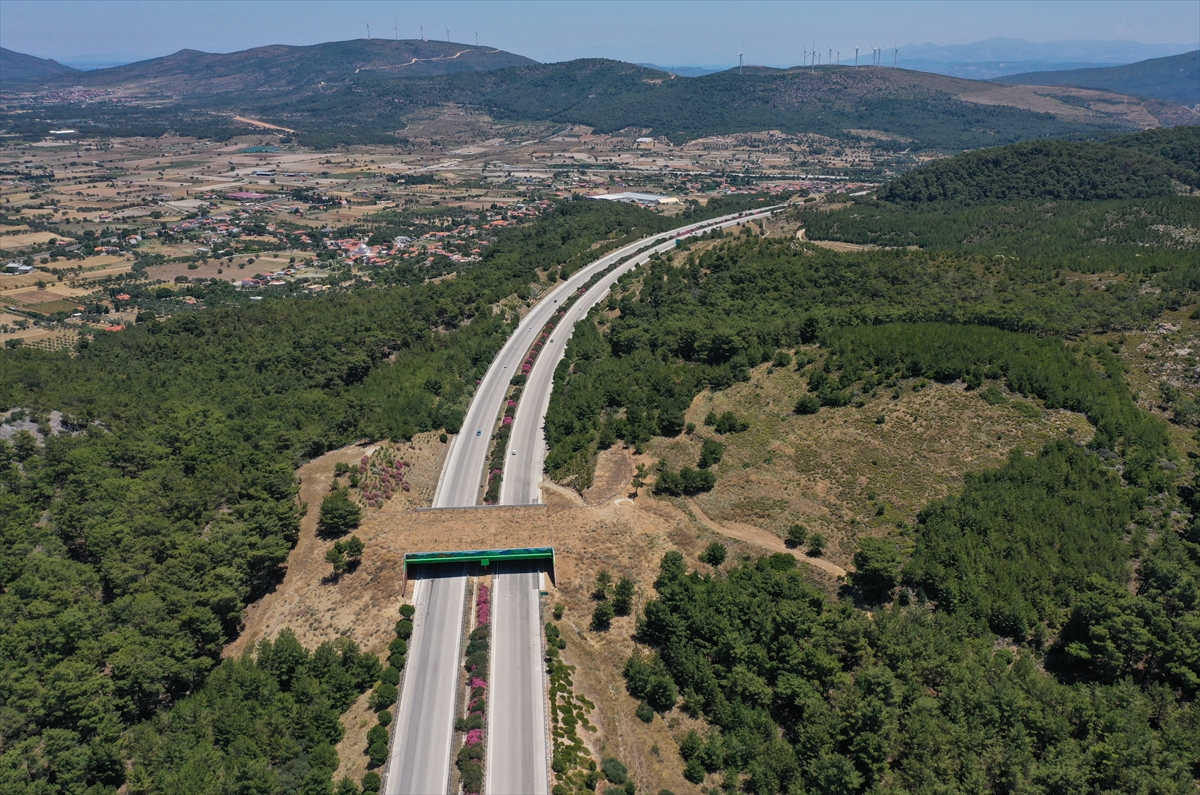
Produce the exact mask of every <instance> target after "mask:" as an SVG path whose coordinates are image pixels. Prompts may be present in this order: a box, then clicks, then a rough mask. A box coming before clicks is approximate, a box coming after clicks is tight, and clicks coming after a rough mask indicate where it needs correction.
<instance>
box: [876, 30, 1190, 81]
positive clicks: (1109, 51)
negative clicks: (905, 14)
mask: <svg viewBox="0 0 1200 795" xmlns="http://www.w3.org/2000/svg"><path fill="white" fill-rule="evenodd" d="M1194 47H1195V44H1191V45H1189V44H1142V43H1140V42H1136V41H1050V42H1031V41H1025V40H1023V39H1005V38H995V39H986V40H984V41H976V42H972V43H970V44H950V45H937V44H928V43H926V44H907V45H904V46H902V47H900V48H899V49H900V53H899V59H898V62H899V65H900V66H903V67H904V68H905V69H917V70H919V71H922V72H933V73H935V74H944V75H952V76H954V77H966V78H970V79H973V80H991V79H993V78H997V77H1003V76H1005V75H1013V74H1018V73H1022V72H1051V71H1061V70H1068V69H1084V68H1092V67H1101V66H1116V65H1120V64H1128V63H1133V62H1135V61H1142V60H1146V59H1149V58H1161V57H1165V56H1169V55H1176V54H1178V53H1181V52H1186V51H1187V50H1190V49H1193V48H1194ZM884 54H885V57H884V62H885V63H887V62H889V61H890V60H891V59H890V58H889V57H887V56H889V55H891V53H890V52H889V51H888V50H887V48H886V47H885V48H884Z"/></svg>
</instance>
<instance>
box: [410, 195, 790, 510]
mask: <svg viewBox="0 0 1200 795" xmlns="http://www.w3.org/2000/svg"><path fill="white" fill-rule="evenodd" d="M774 209H778V208H777V207H775V208H765V207H764V208H763V209H762V210H759V211H755V213H753V214H752V215H748V216H746V217H744V218H738V217H737V214H731V215H726V216H722V217H720V218H712V219H709V220H707V221H703V222H700V223H696V224H690V225H688V226H681V227H679V228H678V229H672V230H670V231H668V232H662V233H659V234H657V235H652V236H650V237H644V238H642V239H641V240H637V241H634V242H633V243H630V244H628V245H626V246H623V247H621V248H619V249H617V250H616V251H613V252H611V253H609V254H605V255H604V256H603V257H601V258H600V259H598V260H596V261H595V262H593V263H592V264H590V265H587V266H585V267H583V268H580V269H579V271H577V272H576V273H574V274H572V276H571V277H570V278H569V279H567V280H566V281H565V282H563V283H562V284H560V285H558V286H557V287H555V288H554V289H552V290H550V291H549V292H547V293H546V295H545V296H543V297H542V299H541V300H540V301H538V302H537V303H536V304H534V305H533V307H532V308H531V309H530V310H529V312H528V313H526V315H525V317H524V318H523V319H522V320H521V325H520V326H518V327H517V330H516V331H515V332H514V333H513V334H512V336H510V337H509V338H508V341H507V342H505V343H504V347H503V348H501V349H500V353H498V354H497V355H496V358H495V360H494V361H493V362H492V364H491V366H490V367H488V370H487V373H485V374H484V376H483V379H482V380H481V381H480V382H479V387H478V388H477V389H476V390H475V395H474V397H473V398H472V399H471V405H470V407H469V408H468V409H467V416H466V417H465V418H464V420H463V425H462V431H461V432H460V433H459V434H458V435H457V436H456V437H455V438H454V441H453V442H451V445H450V452H449V454H448V455H447V456H446V463H445V465H444V466H443V467H442V476H441V479H440V480H439V481H438V485H437V491H436V492H435V493H434V496H433V507H434V508H460V507H465V506H470V505H475V504H477V503H478V502H479V492H480V488H481V486H482V485H483V475H484V465H485V463H486V461H487V454H488V447H489V445H490V444H491V435H492V430H493V429H494V428H495V426H496V420H497V419H499V417H500V409H501V407H502V406H503V405H504V398H505V395H506V393H507V392H508V383H509V381H510V380H511V379H512V377H513V376H514V375H516V374H517V373H518V372H520V370H521V362H522V361H523V360H524V358H525V352H526V351H527V350H528V348H529V346H530V345H531V344H532V343H533V340H534V339H535V338H536V337H537V334H538V331H539V330H540V329H541V328H542V326H544V325H545V324H546V323H547V321H549V320H550V318H551V317H553V316H554V313H555V312H556V311H558V306H559V304H560V303H561V302H563V301H565V300H566V299H567V298H568V297H569V296H570V295H571V293H573V292H575V290H576V289H578V288H579V287H581V286H582V285H583V284H584V283H585V282H587V280H588V279H590V278H592V276H593V275H595V274H596V273H597V272H599V271H603V270H605V269H606V268H608V267H610V266H611V265H612V264H613V263H614V262H616V261H617V260H619V259H621V258H622V257H625V256H628V255H629V254H632V253H633V252H635V251H637V250H638V249H639V248H642V247H643V246H646V245H649V244H651V243H654V242H656V241H664V240H666V241H667V242H668V243H671V242H672V241H671V240H670V239H671V238H673V237H674V236H676V235H678V234H679V233H681V232H683V231H686V230H688V229H692V230H696V231H697V232H703V231H707V230H708V229H711V228H712V227H714V226H730V225H732V224H734V223H739V222H742V221H747V220H751V218H752V217H759V216H760V215H763V214H766V212H767V211H768V210H774ZM556 339H557V338H556ZM544 355H545V354H544V353H543V356H544ZM540 358H541V357H539V359H540ZM551 369H552V370H553V368H551ZM524 394H526V395H528V394H529V390H528V389H526V390H525V393H524ZM548 394H549V393H548V392H547V397H546V400H549V397H548ZM522 402H525V401H524V400H523V401H522ZM511 446H512V445H511V444H510V447H511ZM517 451H518V453H520V448H517ZM542 457H544V452H543V455H542ZM538 460H539V462H540V461H541V460H542V458H539V459H538ZM506 463H507V462H506ZM535 501H536V500H535ZM524 502H525V501H522V503H520V504H523V503H524ZM501 504H505V503H504V502H503V501H501Z"/></svg>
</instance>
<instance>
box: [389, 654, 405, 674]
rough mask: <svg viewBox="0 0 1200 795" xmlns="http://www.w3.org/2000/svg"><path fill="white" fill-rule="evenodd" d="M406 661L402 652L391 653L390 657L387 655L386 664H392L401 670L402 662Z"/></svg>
mask: <svg viewBox="0 0 1200 795" xmlns="http://www.w3.org/2000/svg"><path fill="white" fill-rule="evenodd" d="M406 662H407V660H406V659H405V657H404V655H403V654H393V655H391V656H390V657H388V665H390V666H392V667H393V668H395V669H396V670H397V671H403V670H404V663H406Z"/></svg>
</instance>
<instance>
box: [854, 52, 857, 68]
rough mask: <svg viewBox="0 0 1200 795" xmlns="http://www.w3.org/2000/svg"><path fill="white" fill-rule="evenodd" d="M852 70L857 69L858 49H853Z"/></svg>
mask: <svg viewBox="0 0 1200 795" xmlns="http://www.w3.org/2000/svg"><path fill="white" fill-rule="evenodd" d="M854 68H855V69H857V68H858V48H857V47H855V48H854Z"/></svg>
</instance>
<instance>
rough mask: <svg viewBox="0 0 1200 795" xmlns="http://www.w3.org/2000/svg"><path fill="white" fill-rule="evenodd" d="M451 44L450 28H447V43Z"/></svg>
mask: <svg viewBox="0 0 1200 795" xmlns="http://www.w3.org/2000/svg"><path fill="white" fill-rule="evenodd" d="M449 42H450V28H446V43H447V44H448V43H449Z"/></svg>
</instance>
